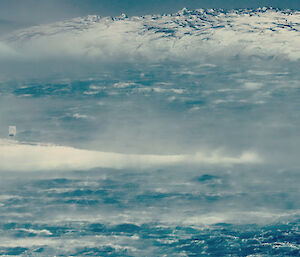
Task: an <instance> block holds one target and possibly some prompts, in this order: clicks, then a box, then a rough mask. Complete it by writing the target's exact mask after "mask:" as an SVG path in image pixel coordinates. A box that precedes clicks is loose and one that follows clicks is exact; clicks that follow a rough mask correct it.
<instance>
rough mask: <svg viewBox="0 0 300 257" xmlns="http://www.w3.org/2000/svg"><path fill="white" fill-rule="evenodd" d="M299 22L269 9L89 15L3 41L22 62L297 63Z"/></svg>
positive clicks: (297, 15) (292, 13) (294, 14)
mask: <svg viewBox="0 0 300 257" xmlns="http://www.w3.org/2000/svg"><path fill="white" fill-rule="evenodd" d="M299 19H300V12H298V11H287V10H286V11H280V10H273V9H258V10H232V11H229V12H225V11H223V10H202V9H199V10H195V11H189V10H186V9H184V10H182V11H180V12H178V13H175V14H169V15H147V16H142V17H129V18H128V17H126V16H122V17H117V18H112V17H104V18H101V17H99V16H88V17H85V18H76V19H72V20H68V21H63V22H58V23H54V24H48V25H41V26H36V27H31V28H28V29H25V30H22V31H18V32H15V33H13V34H11V35H9V36H8V37H6V39H5V42H6V44H8V45H9V47H12V48H13V49H15V50H16V51H17V52H18V53H20V54H22V55H23V56H24V57H25V58H66V57H73V58H82V57H84V58H87V59H95V60H100V61H107V60H110V61H111V60H118V61H120V60H126V61H130V60H132V59H133V60H137V59H140V58H145V59H146V60H151V61H159V60H170V59H175V60H178V59H179V60H198V59H199V58H201V57H203V56H210V57H211V56H215V55H218V56H219V55H222V56H227V57H228V56H230V57H232V56H233V57H235V56H249V55H250V56H251V55H254V56H262V57H266V56H269V57H270V56H272V57H274V56H280V57H284V58H287V59H290V60H298V59H299V58H300V23H299Z"/></svg>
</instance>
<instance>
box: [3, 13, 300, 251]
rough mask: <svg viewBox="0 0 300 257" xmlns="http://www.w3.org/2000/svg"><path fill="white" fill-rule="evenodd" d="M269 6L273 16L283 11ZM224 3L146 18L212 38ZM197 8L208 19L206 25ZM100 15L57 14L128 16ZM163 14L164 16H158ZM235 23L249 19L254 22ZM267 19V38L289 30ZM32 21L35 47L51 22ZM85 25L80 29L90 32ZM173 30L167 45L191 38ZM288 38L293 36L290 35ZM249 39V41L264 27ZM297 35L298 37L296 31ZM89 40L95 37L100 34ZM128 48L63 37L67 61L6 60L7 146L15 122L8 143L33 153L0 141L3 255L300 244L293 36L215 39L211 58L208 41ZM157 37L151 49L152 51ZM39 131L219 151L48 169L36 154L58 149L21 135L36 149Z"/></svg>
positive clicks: (73, 139)
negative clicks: (204, 47)
mask: <svg viewBox="0 0 300 257" xmlns="http://www.w3.org/2000/svg"><path fill="white" fill-rule="evenodd" d="M245 12H246V11H245ZM249 12H250V11H249ZM269 12H270V17H271V18H272V17H273V16H272V15H274V13H273V11H271V10H269ZM220 13H221V14H222V12H221V11H220V12H218V13H217V14H216V15H215V16H214V14H213V12H212V13H211V12H208V14H207V13H206V14H203V15H204V16H205V15H206V16H205V17H204V16H203V17H202V16H201V15H202V12H195V14H193V12H190V13H188V12H187V11H184V12H183V13H181V14H180V15H179V14H178V15H174V16H172V17H171V16H170V17H171V18H172V19H174V20H175V24H176V26H178V27H176V26H175V25H174V24H173V23H174V22H173V21H172V22H173V23H172V22H171V21H170V22H169V23H168V21H169V20H168V19H171V18H170V17H169V16H168V17H169V18H167V16H160V17H154V18H151V19H150V18H149V17H148V19H149V20H150V21H149V24H150V25H151V26H152V27H147V26H150V25H149V24H148V23H147V24H146V25H147V26H146V25H145V26H144V27H143V33H144V34H143V35H146V36H147V35H148V34H147V33H150V35H152V36H153V35H154V36H155V37H158V36H157V34H159V35H160V36H159V37H158V40H160V39H161V38H168V40H173V39H174V40H175V39H176V37H179V36H178V35H177V34H176V33H179V32H181V30H184V32H185V33H186V34H183V35H181V34H180V35H181V36H180V39H182V38H183V39H184V37H185V36H186V35H189V36H191V38H192V36H193V33H195V35H196V36H199V37H201V40H203V42H204V41H205V42H206V40H209V37H210V36H211V35H213V33H214V31H216V30H218V29H222V28H220V27H219V26H211V24H210V23H212V24H213V25H214V24H215V23H216V24H218V22H219V20H220V22H219V23H222V22H223V23H224V21H223V20H222V19H225V18H222V17H225V16H224V15H223V16H222V15H221V14H220ZM264 13H267V14H268V11H258V14H256V11H253V13H251V12H250V14H251V15H258V17H261V16H263V15H264ZM278 13H279V14H280V15H283V16H284V15H287V16H284V17H288V18H289V19H292V18H293V17H298V16H297V15H298V14H297V13H292V12H282V13H281V12H279V11H278ZM225 14H226V13H225ZM279 14H278V15H279ZM185 15H186V16H185ZM192 15H196V16H197V19H198V20H197V19H196V21H195V24H194V25H193V24H192V18H190V16H192ZM226 15H227V14H226ZM241 15H242V14H241ZM251 15H248V16H249V17H252V16H251ZM198 16H199V17H200V18H201V19H200V18H199V17H198ZM233 16H234V17H235V15H233ZM248 16H247V17H248ZM178 17H179V18H178ZM212 17H213V18H212ZM226 17H227V16H226ZM268 17H269V16H268V15H267V18H268ZM280 17H281V16H280ZM146 18H147V17H146ZM146 18H143V19H142V18H141V19H140V20H142V21H143V20H146ZM204 18H205V19H204ZM231 18H232V17H231ZM231 18H230V19H231ZM89 19H90V20H89ZM93 19H96V18H95V17H94V18H93V17H92V18H87V19H85V20H84V23H83V24H81V23H80V22H77V21H76V22H77V23H76V22H75V25H74V24H73V23H74V22H73V23H71V25H72V24H73V25H72V26H69V25H68V23H66V25H65V26H66V28H65V27H64V26H63V25H59V26H61V27H62V28H63V29H66V32H65V31H64V30H63V32H59V33H61V34H62V35H68V34H67V32H68V30H69V29H70V30H71V29H73V30H75V32H76V33H77V32H78V33H79V34H78V35H81V34H80V33H83V32H84V31H85V29H86V28H85V27H88V26H94V25H95V24H94V23H93V22H100V23H101V22H103V23H104V24H105V26H106V25H107V24H109V22H111V23H112V24H122V22H125V23H126V22H129V21H128V20H126V19H125V20H124V19H123V20H122V19H121V20H120V19H116V20H113V19H106V20H104V21H102V20H101V19H100V18H97V19H96V21H94V20H93ZM136 19H137V18H136ZM164 19H166V21H165V23H162V24H158V25H159V26H158V25H157V24H156V23H155V22H156V21H157V22H159V21H160V20H164ZM180 19H181V20H180ZM206 19H207V20H206ZM214 19H216V20H214ZM80 21H81V20H80ZM88 21H90V22H92V25H89V23H88ZM180 21H181V23H180ZM225 21H226V19H225ZM271 21H273V20H272V19H271ZM203 22H207V23H208V25H207V26H208V28H206V30H207V31H206V30H204V29H203V31H202V30H200V29H201V26H202V23H203ZM226 22H227V21H226ZM264 22H265V20H264ZM267 22H268V20H267ZM281 22H282V21H281V20H276V22H271V23H270V24H272V26H275V29H278V31H282V30H283V31H284V32H285V30H287V31H288V33H290V28H294V30H293V31H294V32H293V34H292V35H294V36H295V35H298V34H297V33H299V32H298V30H297V29H298V27H299V24H298V23H297V22H295V21H294V20H293V22H294V23H293V24H292V23H291V24H290V25H289V27H287V26H282V24H281ZM152 23H153V24H154V25H153V24H152ZM223 23H222V24H223ZM126 24H127V23H126ZM126 24H125V25H126ZM128 24H129V23H128ZM128 24H127V25H126V26H128V28H131V27H130V26H131V25H128ZM170 24H171V25H170ZM182 24H183V25H182ZM184 24H189V25H188V26H190V27H188V26H187V25H184ZM216 24H215V25H216ZM226 24H227V23H226ZM258 24H259V25H261V24H265V23H258ZM100 25H101V24H100ZM233 25H234V26H237V27H239V26H240V27H241V31H244V27H243V26H245V24H244V23H240V24H237V25H236V24H235V23H233ZM238 25H239V26H238ZM277 25H278V26H277ZM59 26H58V25H57V26H52V27H50V29H49V28H48V29H49V31H50V32H49V34H50V36H49V40H51V35H54V34H55V33H58V32H56V31H55V30H54V32H53V31H52V30H51V29H53V28H55V29H57V30H59ZM107 26H108V25H107ZM155 26H157V27H155ZM168 26H170V27H168ZM194 26H196V27H195V28H194ZM197 26H198V27H199V28H198V27H197ZM224 26H225V25H224ZM234 26H233V27H234ZM247 26H250V25H247ZM255 26H256V25H255ZM255 26H254V25H253V28H251V29H253V30H256V29H257V30H259V29H260V30H261V31H262V32H261V33H260V34H263V35H266V36H265V38H264V40H266V41H263V42H265V44H266V45H267V44H271V43H272V42H273V41H274V42H275V41H276V40H275V39H276V36H277V34H276V33H277V32H276V33H275V32H274V31H273V30H270V29H268V28H265V27H262V28H257V27H255ZM272 26H271V27H272ZM77 27H79V28H80V30H79V29H78V28H77ZM196 28H197V29H196ZM247 28H248V27H247ZM43 29H44V30H45V29H47V27H41V30H43ZM101 29H103V28H102V27H101ZM113 29H114V27H113V28H112V29H111V30H112V31H113ZM186 29H190V30H191V31H190V32H189V33H190V34H188V32H186ZM194 29H195V30H196V32H195V31H194ZM275 29H274V30H275ZM32 30H33V32H32V34H30V33H29V36H28V38H29V39H27V37H26V35H27V34H26V33H24V35H23V34H22V33H21V36H20V37H21V39H22V40H24V41H18V40H17V39H14V40H15V41H16V42H19V46H23V45H24V47H25V46H26V44H25V43H24V42H27V41H26V40H31V37H33V41H32V42H33V43H34V42H35V41H34V38H35V37H38V36H39V35H40V34H39V33H37V32H35V30H34V29H32ZM81 30H82V31H83V32H82V31H81ZM101 31H102V30H101ZM130 31H131V30H130ZM153 31H154V32H153ZM199 31H200V32H199ZM270 31H272V32H270ZM276 31H277V30H276ZM46 32H47V31H46V30H45V35H46V36H47V33H48V32H47V33H46ZM109 32H110V30H109ZM117 32H118V33H119V30H117ZM206 32H207V33H208V34H209V35H210V36H208V39H206V38H205V35H206V34H205V33H206ZM273 32H274V33H275V34H272V35H273V36H268V35H269V34H268V33H273ZM19 33H20V32H19ZM27 33H28V32H27ZM51 33H53V34H51ZM76 33H75V35H76V40H77V39H78V38H79V39H80V36H78V38H77V34H76ZM99 33H100V32H99ZM103 33H104V32H103ZM120 33H121V32H120ZM122 33H123V32H122ZM122 33H121V34H122ZM130 33H133V34H134V33H135V32H132V31H131V32H130ZM139 33H140V31H138V32H136V34H137V35H138V36H140V35H141V34H139ZM151 33H153V34H151ZM197 33H200V34H199V35H198V34H197ZM238 33H242V32H237V34H238ZM278 33H279V32H278ZM125 34H126V33H125ZM109 35H110V34H108V36H109ZM184 35H185V36H184ZM243 35H244V34H243ZM289 35H290V34H289ZM40 36H43V34H42V33H41V35H40ZM46 36H45V37H46ZM114 37H116V38H118V37H117V36H116V35H115V34H114ZM128 37H129V36H128ZM202 37H203V38H202ZM149 38H150V37H149ZM149 38H146V39H147V40H148V41H149V42H150V41H151V40H150V39H149ZM242 38H243V37H242ZM274 38H275V39H274ZM104 39H105V38H104ZM155 39H157V38H155ZM279 39H280V40H283V39H282V38H281V37H279ZM296 39H297V37H296V36H295V40H296ZM65 40H67V38H66V39H65ZM116 40H117V39H116ZM168 40H167V41H162V42H163V43H161V45H162V46H164V45H163V44H166V45H167V46H168V47H170V49H173V48H174V49H177V48H176V47H178V45H179V46H181V45H180V44H179V43H180V42H181V41H180V40H179V43H178V42H177V41H176V43H177V45H176V44H175V43H174V45H171V44H168V42H169V41H168ZM211 40H214V39H211ZM248 40H249V38H248ZM268 40H269V41H268ZM272 40H273V41H272ZM284 40H285V41H284ZM284 40H283V41H284V42H285V43H286V44H288V43H291V42H292V43H293V42H294V41H293V40H291V39H290V37H287V38H285V39H284ZM289 40H290V41H291V42H290V41H289ZM12 41H13V40H12ZM54 41H55V40H54ZM54 41H51V42H52V44H53V43H55V42H54ZM148 41H146V43H148ZM30 42H31V41H30ZM37 42H39V41H37ZM76 42H77V41H76ZM101 42H102V41H101ZM101 42H100V43H101ZM126 42H127V41H126ZM151 42H152V41H151ZM153 42H154V39H153ZM184 42H185V41H184ZM193 42H194V41H193ZM197 42H198V41H197ZM199 42H200V41H199ZM201 42H202V41H201ZM243 42H244V41H243ZM245 42H246V43H245ZM245 42H244V43H245V46H248V45H251V44H252V43H253V42H254V43H255V40H254V41H253V42H252V43H251V42H250V40H249V41H247V40H245ZM270 42H271V43H270ZM274 42H273V43H274ZM280 42H282V41H280ZM295 42H296V41H295ZM13 43H14V42H13ZM13 43H11V44H13ZM62 43H64V42H62ZM98 43H99V42H98ZM104 43H105V42H104ZM104 43H103V44H104ZM275 43H276V42H275ZM105 44H107V43H105ZM105 44H104V45H105ZM132 44H133V45H134V43H132ZM280 44H281V43H280ZM30 45H31V44H30V43H28V44H27V46H30ZM130 45H131V44H129V46H130ZM161 45H159V46H161ZM170 45H171V46H170ZM292 45H295V49H296V50H297V49H298V48H297V46H296V43H295V44H292ZM33 46H34V47H33V48H35V47H36V48H38V47H41V46H40V45H39V44H38V43H36V44H35V45H33ZM84 46H85V45H84ZM101 46H103V45H101ZM117 46H118V44H117ZM125 46H128V45H126V44H125V45H124V47H125ZM146 46H148V45H147V44H146ZM272 46H273V47H274V45H272ZM275 46H277V45H276V44H275ZM280 46H281V45H280ZM57 47H58V48H59V45H58V46H57ZM80 47H81V45H80V44H79V48H80ZM88 47H91V48H92V50H93V45H91V46H90V45H88ZM172 47H173V48H172ZM261 47H265V45H264V46H261ZM29 48H30V47H29ZM33 48H32V49H33ZM183 48H184V47H183ZM270 48H272V47H270ZM24 49H25V48H24ZM30 49H31V48H30ZM32 49H31V50H32ZM53 49H55V47H54V48H53ZM53 49H52V50H51V51H54V50H53ZM88 49H89V50H90V48H88ZM95 49H97V47H96V46H95ZM99 49H100V48H99ZM101 49H102V48H101ZM118 49H119V47H116V49H114V50H112V53H111V54H112V57H111V59H109V60H103V59H101V58H100V57H99V58H100V60H97V58H98V57H97V53H98V52H96V53H95V55H96V57H97V58H96V57H95V59H93V58H92V57H90V56H88V57H86V56H85V57H83V59H84V58H87V59H84V60H79V59H80V58H79V59H76V58H77V57H76V58H74V60H73V59H72V58H71V59H68V58H69V57H70V56H67V57H66V56H64V55H63V54H62V52H60V51H58V55H62V57H61V58H62V59H63V61H62V59H59V57H58V56H54V57H51V58H50V57H49V56H48V55H46V54H47V53H48V52H45V53H44V52H43V51H41V52H42V54H45V55H46V57H45V56H40V54H41V53H40V52H37V53H36V55H35V52H33V53H32V52H30V53H29V54H32V59H30V60H27V59H26V58H25V57H24V56H23V57H22V58H23V59H22V58H21V57H18V56H17V57H15V56H14V57H13V58H20V60H19V59H17V60H14V59H11V60H9V61H7V63H3V62H2V61H0V67H3V72H2V73H1V74H0V78H1V82H0V139H1V140H2V141H0V149H8V148H3V147H2V145H3V144H8V143H7V142H9V141H7V140H6V139H7V127H8V126H9V125H15V126H17V136H16V138H15V140H16V141H17V142H13V143H12V142H10V146H13V147H15V148H13V147H12V148H10V149H13V150H11V151H12V154H15V155H13V156H16V160H22V158H23V161H24V162H25V161H26V163H27V164H26V165H27V166H24V167H23V166H22V163H17V162H19V161H16V162H14V161H11V162H10V163H9V164H7V160H6V159H5V158H4V157H3V156H4V154H3V153H2V155H0V160H1V162H0V176H1V180H0V255H2V256H299V255H300V231H299V225H300V212H299V210H300V200H299V199H300V197H299V196H300V194H299V193H300V192H299V181H300V177H299V167H300V166H299V165H300V162H299V150H300V148H299V145H300V132H299V126H300V119H299V110H300V109H299V107H300V102H299V96H300V84H299V81H300V75H299V60H298V59H297V58H296V57H295V58H294V59H291V58H290V56H288V57H286V56H285V55H284V53H285V52H284V51H283V50H282V49H284V50H286V49H287V52H288V50H289V49H288V48H280V47H279V48H278V49H279V50H280V51H281V50H282V51H283V53H281V54H279V53H278V55H276V54H275V53H273V52H272V53H269V52H268V53H264V54H262V53H261V52H260V51H259V50H257V53H256V54H255V53H253V52H251V53H248V52H247V53H248V54H249V55H243V54H240V52H239V53H236V54H234V53H232V52H229V53H228V56H227V55H226V56H225V55H218V54H217V53H215V52H214V51H213V50H214V49H215V48H214V47H213V46H212V49H210V50H211V52H209V53H205V54H207V56H206V57H205V58H206V59H197V58H198V57H199V56H201V53H200V54H199V53H198V52H197V51H196V52H197V55H196V52H195V58H194V59H188V56H187V53H185V52H184V53H183V54H182V55H183V56H181V58H180V59H176V58H175V60H174V59H172V58H173V57H174V56H173V55H172V52H170V53H168V54H167V57H166V58H164V59H163V60H161V59H155V58H154V59H155V60H152V59H150V60H145V59H143V58H144V57H143V58H142V57H141V60H140V59H139V60H137V59H134V58H133V60H126V58H125V57H124V56H123V55H122V53H121V54H120V53H119V52H118ZM143 49H144V50H143V51H146V50H147V49H148V48H147V47H146V48H143ZM145 49H146V50H145ZM149 49H150V50H149ZM149 49H148V50H149V53H148V52H147V51H146V53H147V54H150V55H151V53H153V54H154V52H155V51H154V50H153V49H152V50H151V48H149ZM162 49H164V48H162ZM168 49H169V48H168ZM180 49H181V48H180V47H179V50H180ZM230 49H231V50H230V51H233V50H235V47H232V48H230ZM232 49H233V50H232ZM251 49H252V48H251ZM255 49H256V48H255ZM272 49H273V48H272ZM272 49H271V50H272ZM278 49H277V50H278ZM79 50H80V49H79ZM108 50H111V49H108ZM108 50H107V51H108ZM156 50H157V49H156ZM223 50H224V49H223ZM252 50H253V49H252ZM279 50H278V51H279ZM37 51H38V50H37ZM49 51H50V50H49ZM51 51H50V54H51V53H52V52H51ZM136 51H138V50H136ZM157 51H158V50H157ZM199 51H200V50H199ZM220 51H221V50H220ZM83 52H84V51H83ZM166 52H168V51H167V50H166ZM179 52H180V51H179ZM84 53H85V52H84ZM88 53H89V52H88ZM108 53H110V52H109V51H108ZM135 53H136V52H135V51H134V54H135ZM164 53H165V52H164V51H161V55H163V54H164ZM0 54H1V52H0ZM42 54H41V55H42ZM118 54H120V55H121V56H120V60H119V59H116V55H118ZM134 54H133V55H134ZM147 54H145V55H147ZM155 54H157V52H155ZM176 54H178V53H177V52H176ZM185 54H186V55H185ZM295 54H296V53H295ZM174 55H175V54H174ZM283 55H284V56H283ZM197 56H198V57H197ZM55 58H57V60H56V59H55ZM89 58H91V59H89ZM105 61H106V62H105ZM6 64H7V65H6ZM11 67H13V68H11ZM8 70H9V72H8ZM3 139H5V140H6V141H5V140H4V141H3ZM3 142H4V143H3ZM40 143H43V144H44V143H51V145H60V146H68V147H72V148H66V149H74V148H76V149H84V150H93V151H102V152H114V153H122V154H125V156H127V157H126V158H129V159H130V158H133V157H132V156H131V157H130V155H128V154H138V155H146V156H147V154H152V155H153V154H154V155H157V156H169V155H180V156H194V154H195V153H199V152H200V153H208V156H209V157H211V158H210V159H209V161H207V159H205V158H204V159H205V160H204V161H203V160H202V161H201V158H200V161H195V162H193V161H191V160H192V159H191V158H187V160H189V161H181V162H175V163H174V162H173V163H172V162H169V163H167V164H164V165H157V163H156V164H155V165H154V164H153V165H148V166H146V167H145V166H143V165H142V164H141V165H137V164H136V163H137V162H133V163H135V164H134V165H131V166H130V165H127V166H126V165H125V166H122V167H121V168H119V169H116V168H114V167H116V166H117V165H115V163H113V162H112V163H110V166H109V165H108V166H109V167H111V168H104V167H102V166H101V165H100V166H101V167H97V168H85V169H84V168H80V167H79V168H72V169H71V170H70V169H69V168H68V166H67V165H65V166H64V165H60V166H59V165H58V166H55V167H54V168H52V169H45V168H41V169H40V170H39V169H38V168H36V167H44V166H38V165H40V164H41V163H43V161H45V162H46V163H48V164H49V165H50V164H51V163H52V162H53V163H56V162H57V159H59V156H56V157H53V156H51V155H49V159H47V158H46V159H45V160H40V159H39V158H40V157H39V156H40V155H38V153H35V155H33V154H32V153H29V152H26V150H22V149H23V148H18V146H19V145H22V146H26V145H27V146H28V145H29V146H30V147H31V148H26V149H31V150H32V149H34V147H35V146H37V145H39V144H40ZM44 147H45V149H46V148H47V147H49V148H50V146H49V145H47V144H46V146H45V145H44ZM20 149H21V150H22V151H23V152H22V151H21V150H20ZM247 151H248V152H251V153H255V155H254V157H253V159H251V158H250V159H251V160H252V161H249V160H247V158H246V159H245V158H244V159H243V158H241V156H242V153H244V152H247ZM216 153H218V154H216ZM0 154H1V153H0ZM126 154H127V155H126ZM222 156H223V157H222ZM224 156H225V157H224ZM55 158H56V159H55ZM76 158H79V157H78V156H77V157H76ZM82 158H83V159H84V156H83V157H82ZM226 158H227V159H226ZM51 160H52V162H51ZM71 160H72V158H71ZM236 160H239V161H236ZM253 160H254V161H253ZM66 161H67V160H66ZM73 161H75V160H73ZM76 161H77V160H76ZM126 161H128V162H126ZM133 161H134V160H133ZM58 163H60V164H61V163H63V161H62V160H60V159H59V162H58ZM124 163H125V164H126V163H127V164H128V163H130V160H125V161H124ZM7 167H9V168H7ZM72 167H73V166H72Z"/></svg>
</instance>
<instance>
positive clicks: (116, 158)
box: [0, 142, 262, 171]
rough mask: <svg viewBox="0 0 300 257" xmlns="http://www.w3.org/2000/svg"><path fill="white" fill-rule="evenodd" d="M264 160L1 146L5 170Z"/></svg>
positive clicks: (200, 154)
mask: <svg viewBox="0 0 300 257" xmlns="http://www.w3.org/2000/svg"><path fill="white" fill-rule="evenodd" d="M261 161H262V158H261V157H259V156H258V154H256V153H255V152H251V151H245V152H242V153H241V154H240V155H238V156H230V155H227V154H225V152H224V151H221V150H216V151H212V152H208V151H207V152H205V151H201V152H197V153H195V154H191V155H187V154H177V155H155V154H153V155H151V154H148V155H142V154H122V153H114V152H100V151H91V150H83V149H76V148H72V147H68V146H57V145H41V144H36V145H32V144H31V145H30V144H20V143H7V142H6V143H3V142H2V144H0V170H2V171H27V170H28V171H39V170H76V169H92V168H96V167H104V168H116V169H120V168H148V167H152V166H164V165H180V164H193V165H197V164H207V165H232V164H243V163H245V164H247V163H259V162H261Z"/></svg>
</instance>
